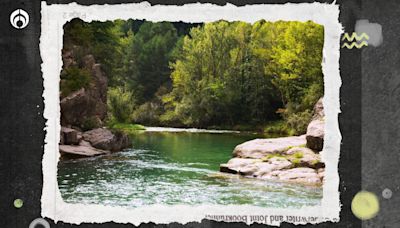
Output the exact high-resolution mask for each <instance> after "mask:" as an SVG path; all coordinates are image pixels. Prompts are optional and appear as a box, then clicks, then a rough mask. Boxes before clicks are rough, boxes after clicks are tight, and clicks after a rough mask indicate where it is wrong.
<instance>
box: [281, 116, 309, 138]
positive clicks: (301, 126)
mask: <svg viewBox="0 0 400 228" xmlns="http://www.w3.org/2000/svg"><path fill="white" fill-rule="evenodd" d="M311 117H312V112H311V111H310V110H306V111H304V112H298V113H292V114H289V115H288V116H287V118H286V121H287V124H288V126H289V127H290V128H291V129H293V130H294V134H296V135H300V134H304V133H306V131H307V126H308V124H309V123H310V121H311Z"/></svg>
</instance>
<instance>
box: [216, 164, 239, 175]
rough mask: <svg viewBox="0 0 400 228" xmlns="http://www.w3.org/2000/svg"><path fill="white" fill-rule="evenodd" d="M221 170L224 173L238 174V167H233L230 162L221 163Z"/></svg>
mask: <svg viewBox="0 0 400 228" xmlns="http://www.w3.org/2000/svg"><path fill="white" fill-rule="evenodd" d="M219 171H220V172H223V173H231V174H237V173H238V172H237V170H236V169H231V168H230V167H229V166H228V164H221V165H219Z"/></svg>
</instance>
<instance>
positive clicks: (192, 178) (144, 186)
mask: <svg viewBox="0 0 400 228" xmlns="http://www.w3.org/2000/svg"><path fill="white" fill-rule="evenodd" d="M131 137H132V140H133V146H132V148H130V149H127V150H124V151H122V152H118V153H114V154H111V155H107V156H100V157H94V158H85V159H78V160H67V161H61V162H60V163H59V165H58V184H59V188H60V191H61V194H62V197H63V199H64V201H66V202H68V203H85V204H102V205H111V206H123V207H130V208H136V207H140V206H143V205H152V204H167V205H175V204H186V205H200V204H218V205H232V204H234V205H239V204H240V205H244V204H248V205H255V206H263V207H279V208H286V207H293V208H298V207H302V206H312V205H317V204H320V202H321V198H322V188H320V187H311V186H301V185H296V184H283V183H274V182H271V181H265V180H257V179H252V178H243V177H239V176H237V175H230V174H222V173H219V172H218V169H219V164H221V163H226V162H227V161H228V160H229V158H230V157H231V155H232V151H233V148H234V147H235V146H236V145H238V144H240V143H242V142H245V141H247V140H250V139H254V138H257V137H259V136H257V135H254V134H238V133H229V132H223V133H220V132H213V133H209V132H196V131H189V132H181V131H178V132H177V131H168V132H163V131H149V132H142V133H138V134H135V135H132V136H131Z"/></svg>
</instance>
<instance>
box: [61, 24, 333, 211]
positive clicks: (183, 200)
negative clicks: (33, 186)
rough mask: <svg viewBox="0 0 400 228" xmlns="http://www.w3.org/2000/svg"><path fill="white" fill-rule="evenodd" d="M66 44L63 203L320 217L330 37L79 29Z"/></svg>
mask: <svg viewBox="0 0 400 228" xmlns="http://www.w3.org/2000/svg"><path fill="white" fill-rule="evenodd" d="M62 40H63V43H62V53H60V55H61V56H62V64H61V65H62V68H61V73H60V76H59V78H60V80H59V104H60V110H59V111H60V126H61V128H60V129H61V130H60V132H59V134H60V140H59V146H58V148H59V154H60V160H59V162H58V165H57V182H58V188H59V191H60V193H61V197H62V199H63V200H64V201H65V202H66V203H69V204H84V205H104V206H113V207H124V208H141V207H143V206H152V205H165V206H177V205H187V206H199V205H225V206H226V205H245V206H258V207H264V208H278V209H279V208H281V209H287V208H289V209H300V208H302V207H305V206H318V205H321V200H322V198H323V186H324V182H325V162H324V161H323V159H322V158H321V152H323V149H324V135H325V130H324V128H325V113H324V104H325V100H324V74H323V70H322V64H323V59H324V58H323V47H324V26H323V25H321V24H317V23H315V22H312V21H284V20H278V21H268V20H257V21H255V22H254V23H250V22H245V21H241V20H237V21H228V20H216V21H205V22H198V23H195V22H193V23H192V22H190V23H189V22H183V21H167V20H165V21H151V20H139V19H126V20H121V19H119V20H107V21H95V20H93V21H90V22H86V21H84V20H81V19H79V18H75V19H73V20H70V21H68V22H67V23H65V24H64V25H63V37H62ZM325 88H326V87H325Z"/></svg>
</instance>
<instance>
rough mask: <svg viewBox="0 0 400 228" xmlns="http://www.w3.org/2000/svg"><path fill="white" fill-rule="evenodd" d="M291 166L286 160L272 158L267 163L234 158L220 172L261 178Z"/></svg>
mask: <svg viewBox="0 0 400 228" xmlns="http://www.w3.org/2000/svg"><path fill="white" fill-rule="evenodd" d="M291 165H292V163H290V162H289V161H288V160H286V159H285V158H271V159H269V160H268V161H266V162H263V161H262V160H260V159H252V158H232V159H230V160H229V161H228V163H227V164H222V165H221V166H220V172H226V173H232V174H236V173H239V174H240V175H243V176H252V177H259V176H262V175H265V174H267V173H270V172H271V171H274V170H278V169H285V168H289V167H291Z"/></svg>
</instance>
